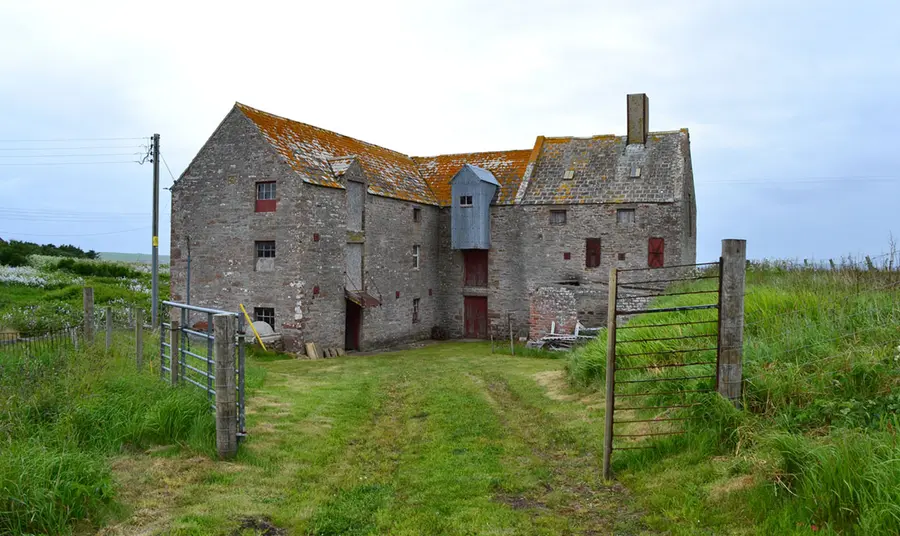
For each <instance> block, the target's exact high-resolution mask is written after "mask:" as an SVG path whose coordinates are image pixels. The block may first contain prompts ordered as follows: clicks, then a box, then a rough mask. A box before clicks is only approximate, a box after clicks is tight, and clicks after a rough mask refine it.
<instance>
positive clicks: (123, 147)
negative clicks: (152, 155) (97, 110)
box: [0, 145, 144, 151]
mask: <svg viewBox="0 0 900 536" xmlns="http://www.w3.org/2000/svg"><path fill="white" fill-rule="evenodd" d="M143 147H144V146H143V145H91V146H89V147H0V151H82V150H86V149H142V148H143Z"/></svg>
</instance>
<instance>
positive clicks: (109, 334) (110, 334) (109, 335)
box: [106, 307, 113, 352]
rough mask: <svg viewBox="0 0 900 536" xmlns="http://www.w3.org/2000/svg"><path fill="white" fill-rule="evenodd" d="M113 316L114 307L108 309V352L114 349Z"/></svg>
mask: <svg viewBox="0 0 900 536" xmlns="http://www.w3.org/2000/svg"><path fill="white" fill-rule="evenodd" d="M112 334H113V316H112V307H107V308H106V351H107V352H109V350H110V348H112Z"/></svg>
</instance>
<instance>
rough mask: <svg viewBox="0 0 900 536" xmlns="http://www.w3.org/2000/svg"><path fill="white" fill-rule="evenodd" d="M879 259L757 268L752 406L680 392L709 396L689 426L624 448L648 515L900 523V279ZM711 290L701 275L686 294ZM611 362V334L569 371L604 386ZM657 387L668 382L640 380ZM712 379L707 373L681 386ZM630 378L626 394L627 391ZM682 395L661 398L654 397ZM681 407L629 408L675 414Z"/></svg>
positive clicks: (864, 526)
mask: <svg viewBox="0 0 900 536" xmlns="http://www.w3.org/2000/svg"><path fill="white" fill-rule="evenodd" d="M870 264H871V263H870ZM872 268H873V267H872V266H869V267H868V269H864V270H863V269H846V270H837V271H826V270H818V269H814V268H811V267H807V268H806V269H801V268H793V267H787V266H783V265H770V264H766V265H755V266H752V267H751V269H750V270H749V271H748V286H747V295H746V303H745V310H746V329H745V341H744V342H745V344H744V376H745V378H746V383H745V386H744V399H743V408H744V409H743V410H741V411H738V410H735V409H733V408H732V407H731V406H730V404H728V403H726V402H724V401H723V400H722V399H720V398H719V397H717V396H711V395H705V396H704V395H702V394H701V395H694V396H692V395H682V397H680V398H678V400H679V401H684V402H688V403H698V404H700V405H699V406H698V407H695V408H690V409H688V410H684V411H689V412H690V413H689V414H687V415H690V416H691V417H692V419H691V420H690V421H688V424H687V430H688V432H689V433H688V434H686V435H685V436H675V437H674V438H670V439H666V440H660V441H657V443H656V445H657V447H658V448H657V449H655V450H637V451H620V452H617V453H616V454H615V458H614V461H615V465H614V468H615V469H617V474H618V475H619V477H620V478H621V479H622V480H624V482H625V483H626V484H628V485H629V487H631V488H632V489H633V490H634V491H635V492H636V495H637V497H639V498H640V501H641V502H642V503H643V504H644V505H645V506H646V507H647V509H648V510H650V512H651V515H650V516H649V518H648V519H649V521H650V522H651V524H653V525H654V526H657V527H658V528H666V529H669V530H672V531H673V532H674V533H676V534H680V533H685V534H692V533H696V532H702V531H703V530H711V531H713V532H715V533H722V532H729V533H760V534H792V533H797V534H806V533H809V532H810V530H817V531H820V532H824V533H829V532H831V533H841V534H866V535H879V534H884V535H889V534H891V535H892V534H897V533H900V486H898V485H897V483H898V482H900V446H898V442H897V431H898V429H900V418H898V410H900V394H897V392H896V387H897V385H898V377H900V375H898V373H900V348H898V344H900V332H898V328H897V326H898V325H900V308H898V299H897V298H898V291H900V277H898V274H897V273H896V272H894V271H880V270H876V269H872ZM712 281H714V280H712ZM704 288H706V285H704V284H703V283H702V282H698V283H696V284H693V285H691V286H689V287H685V288H683V289H681V290H687V289H690V290H699V289H704ZM699 296H700V297H699V298H698V297H696V296H680V297H670V298H663V299H660V300H659V301H658V302H657V304H656V305H659V306H668V305H674V304H676V303H677V304H679V305H682V304H696V303H700V302H702V301H703V298H702V296H703V295H699ZM686 315H687V313H671V314H657V315H646V316H644V317H637V318H635V319H633V320H632V321H631V323H630V324H629V325H631V326H637V325H647V324H650V323H663V322H667V321H673V322H674V321H679V320H684V319H685V317H686ZM651 316H652V318H651ZM699 316H700V315H698V314H697V313H694V314H691V318H690V319H692V320H696V319H698V317H699ZM708 316H710V318H713V316H712V315H708ZM713 326H714V325H710V324H698V325H690V326H681V327H671V328H653V329H651V328H642V329H629V330H627V331H626V330H623V331H622V332H620V337H619V339H620V340H623V339H644V338H661V337H677V336H681V335H695V336H697V335H707V334H711V333H715V331H714V327H713ZM699 340H704V339H699ZM707 340H709V341H711V342H712V344H710V345H705V346H714V345H715V338H712V339H707ZM698 346H704V345H702V344H698V343H697V340H678V341H654V342H641V343H631V344H626V345H623V346H622V347H623V348H624V347H627V350H620V352H628V353H654V352H664V351H668V350H678V349H683V348H685V347H692V348H696V347H698ZM714 356H715V353H714V352H710V353H708V354H706V357H710V358H712V359H714ZM667 358H671V355H657V356H646V355H645V356H639V357H625V358H620V359H619V360H617V363H618V365H617V366H618V367H620V368H621V367H627V366H636V365H640V364H644V365H646V364H648V363H665V362H668V359H667ZM676 359H677V358H676ZM605 369H606V340H605V334H604V335H603V336H602V337H601V338H600V339H598V340H597V341H595V342H594V343H592V344H591V345H589V346H587V347H585V348H584V349H582V350H580V351H578V352H575V353H574V354H573V355H572V356H571V359H570V361H569V363H568V371H569V375H570V379H571V380H572V381H573V382H574V383H575V384H578V385H581V386H583V387H600V386H601V385H602V383H603V382H604V379H605ZM654 370H655V371H656V372H655V374H656V375H658V376H660V377H664V376H671V377H675V376H693V375H700V374H709V373H710V372H709V371H710V370H711V367H709V366H707V367H705V368H704V367H703V366H697V367H687V368H679V369H654ZM632 374H634V375H637V374H640V372H634V373H632ZM644 374H646V373H644ZM628 377H629V373H628V372H625V373H621V374H617V379H626V378H628ZM645 377H646V376H645ZM632 385H633V384H632ZM647 385H651V386H659V385H661V384H643V386H642V387H641V388H642V389H647V387H646V386H647ZM662 385H666V384H665V383H662ZM711 386H712V382H711V381H709V380H698V381H695V382H693V383H686V385H685V386H684V388H685V389H691V388H703V387H706V388H709V387H711ZM628 387H630V385H628V384H623V385H621V386H620V388H617V391H621V392H628V390H627V388H628ZM667 387H669V388H670V387H671V384H669V385H668V386H667ZM653 388H657V387H650V388H649V389H653ZM658 388H659V389H664V388H665V387H658ZM672 401H673V399H672V397H671V396H658V397H655V398H650V399H648V400H646V405H657V404H654V403H653V402H658V403H660V404H664V403H666V402H668V403H672ZM674 411H677V410H674ZM674 411H673V410H669V411H668V412H666V411H656V412H650V411H644V412H632V413H631V415H632V416H633V418H644V419H646V418H656V417H672V416H677V415H676V414H675V412H674ZM624 414H625V415H629V413H628V412H624ZM617 416H619V412H617ZM628 418H632V417H631V416H629V417H628ZM633 426H639V425H633ZM657 426H658V425H657ZM663 429H665V428H663ZM617 430H618V431H619V432H620V433H622V432H623V433H627V432H625V430H624V429H618V428H617ZM644 431H647V430H646V429H645V430H644ZM620 441H622V440H617V443H619V444H624V443H620Z"/></svg>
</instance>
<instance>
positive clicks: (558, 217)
mask: <svg viewBox="0 0 900 536" xmlns="http://www.w3.org/2000/svg"><path fill="white" fill-rule="evenodd" d="M565 224H566V211H565V210H551V211H550V225H565Z"/></svg>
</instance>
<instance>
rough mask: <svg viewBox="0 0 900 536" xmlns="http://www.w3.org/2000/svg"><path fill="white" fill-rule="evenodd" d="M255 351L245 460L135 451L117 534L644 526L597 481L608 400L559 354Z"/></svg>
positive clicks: (623, 497) (125, 476)
mask: <svg viewBox="0 0 900 536" xmlns="http://www.w3.org/2000/svg"><path fill="white" fill-rule="evenodd" d="M253 361H254V362H255V363H256V364H257V366H260V367H264V368H265V370H266V373H267V375H266V383H265V386H264V387H263V388H261V389H259V390H258V391H257V392H256V394H255V396H253V397H251V398H250V399H249V401H248V414H247V422H248V432H249V437H248V438H247V440H246V441H245V442H244V443H243V444H242V445H241V448H240V450H239V452H238V457H237V460H236V461H235V462H233V463H228V464H212V463H207V464H197V463H192V464H188V463H187V458H186V457H184V456H171V457H166V458H164V459H160V457H148V456H146V455H135V454H129V455H126V456H124V457H123V458H122V459H121V460H120V461H119V462H118V463H117V467H118V468H119V469H118V470H117V472H116V475H117V477H118V479H119V480H120V481H121V482H123V490H122V494H123V500H126V502H128V503H130V504H131V505H132V507H133V508H135V509H137V510H138V511H140V512H144V515H143V516H138V517H136V518H132V519H129V520H128V521H126V522H125V523H124V524H123V525H120V526H117V527H115V529H116V530H119V531H121V532H125V533H128V532H132V531H141V532H144V533H157V532H158V533H165V534H182V535H185V534H223V535H224V534H236V533H239V531H240V529H241V527H259V526H263V525H265V526H274V527H277V528H281V529H284V530H285V531H286V533H289V534H316V535H337V534H398V535H403V534H408V535H419V534H547V535H556V534H591V533H597V534H606V533H612V532H615V533H616V534H623V535H629V534H630V535H637V534H644V533H645V528H644V526H643V524H642V522H641V517H640V515H639V514H638V513H637V512H636V511H635V509H634V508H633V507H632V506H631V505H632V503H633V499H632V498H631V497H629V496H628V495H627V494H626V493H624V491H623V490H621V488H612V487H609V486H607V485H606V484H605V483H604V482H602V479H601V477H600V474H599V471H598V454H599V452H600V448H601V445H602V435H601V434H600V433H599V432H600V431H601V430H602V422H603V409H602V404H600V400H599V399H598V397H597V395H593V394H592V395H585V394H584V393H577V392H573V391H572V390H571V389H570V388H569V387H568V386H567V385H566V383H565V378H564V375H563V372H562V370H561V369H562V365H563V362H562V360H560V359H532V358H527V357H509V356H504V355H499V354H491V352H490V344H489V343H458V342H452V343H436V344H433V345H428V346H425V347H423V348H418V349H415V350H409V351H404V352H397V353H387V354H380V355H375V356H350V357H343V358H334V359H327V360H317V361H308V360H297V359H284V358H278V357H277V356H271V357H266V358H261V357H256V358H254V360H253ZM163 463H164V464H165V465H162V466H161V467H160V465H159V464H163ZM139 475H140V476H139ZM160 475H169V476H168V477H167V480H166V493H165V494H164V495H163V494H160V493H158V492H156V490H157V489H158V487H159V483H158V481H157V480H156V479H157V478H158V477H159V476H160ZM592 531H593V532H592ZM245 534H253V532H252V531H250V532H245Z"/></svg>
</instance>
